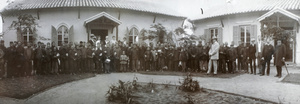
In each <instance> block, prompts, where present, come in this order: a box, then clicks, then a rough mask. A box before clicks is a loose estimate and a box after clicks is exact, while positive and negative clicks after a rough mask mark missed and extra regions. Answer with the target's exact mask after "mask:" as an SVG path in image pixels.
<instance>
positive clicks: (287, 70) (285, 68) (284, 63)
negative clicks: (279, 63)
mask: <svg viewBox="0 0 300 104" xmlns="http://www.w3.org/2000/svg"><path fill="white" fill-rule="evenodd" d="M283 63H284V67H285V70H286V72H287V74H289V71H288V69H287V67H286V63H285V62H283Z"/></svg>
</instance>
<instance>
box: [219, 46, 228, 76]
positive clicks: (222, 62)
mask: <svg viewBox="0 0 300 104" xmlns="http://www.w3.org/2000/svg"><path fill="white" fill-rule="evenodd" d="M219 71H220V72H222V73H226V48H225V45H224V44H223V43H221V44H220V49H219Z"/></svg>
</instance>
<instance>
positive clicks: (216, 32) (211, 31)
mask: <svg viewBox="0 0 300 104" xmlns="http://www.w3.org/2000/svg"><path fill="white" fill-rule="evenodd" d="M210 36H211V37H210V38H211V39H212V38H213V37H218V29H217V28H213V29H210Z"/></svg>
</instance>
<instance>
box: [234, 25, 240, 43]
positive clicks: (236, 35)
mask: <svg viewBox="0 0 300 104" xmlns="http://www.w3.org/2000/svg"><path fill="white" fill-rule="evenodd" d="M240 40H241V38H240V33H239V26H233V41H234V44H235V45H236V46H238V45H239V44H238V42H239V41H240Z"/></svg>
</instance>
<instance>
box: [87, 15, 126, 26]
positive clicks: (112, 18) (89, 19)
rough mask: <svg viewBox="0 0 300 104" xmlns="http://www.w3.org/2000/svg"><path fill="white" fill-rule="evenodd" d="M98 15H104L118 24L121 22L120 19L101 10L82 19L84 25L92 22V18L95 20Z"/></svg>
mask: <svg viewBox="0 0 300 104" xmlns="http://www.w3.org/2000/svg"><path fill="white" fill-rule="evenodd" d="M100 17H106V18H108V19H110V20H112V21H113V22H115V23H117V24H118V25H120V24H122V22H121V21H120V20H118V19H117V18H115V17H113V16H111V15H109V14H107V13H105V12H101V13H99V14H97V15H94V16H92V17H90V18H88V19H86V20H85V21H84V25H86V24H88V23H90V22H92V21H94V20H96V19H98V18H100Z"/></svg>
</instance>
